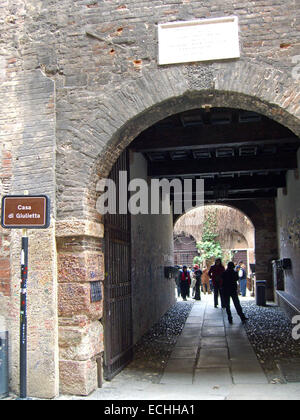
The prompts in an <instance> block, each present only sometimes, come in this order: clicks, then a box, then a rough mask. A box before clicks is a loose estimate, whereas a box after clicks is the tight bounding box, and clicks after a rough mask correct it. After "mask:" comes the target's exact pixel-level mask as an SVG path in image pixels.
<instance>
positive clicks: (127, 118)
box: [81, 61, 300, 220]
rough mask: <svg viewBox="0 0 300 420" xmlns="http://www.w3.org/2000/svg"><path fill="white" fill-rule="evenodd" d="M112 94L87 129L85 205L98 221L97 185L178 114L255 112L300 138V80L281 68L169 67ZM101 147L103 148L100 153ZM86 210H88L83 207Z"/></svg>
mask: <svg viewBox="0 0 300 420" xmlns="http://www.w3.org/2000/svg"><path fill="white" fill-rule="evenodd" d="M124 85H125V86H123V87H122V88H121V89H118V90H117V91H113V92H108V93H107V95H105V98H101V101H100V102H101V104H100V106H99V109H98V110H97V112H96V113H95V114H94V115H93V119H92V120H91V121H89V122H88V124H87V125H86V127H83V128H82V133H81V136H82V141H83V142H85V137H84V136H91V135H92V137H93V138H95V139H96V142H97V143H98V144H97V148H95V147H94V148H93V153H89V154H88V156H87V157H86V159H87V161H86V162H85V163H84V164H85V165H86V166H87V167H88V171H87V177H86V181H87V182H86V185H82V188H81V191H82V190H85V193H84V194H83V195H82V197H85V199H83V202H82V206H83V207H84V208H85V211H84V213H87V212H88V213H89V215H90V217H92V218H93V219H94V220H99V217H98V216H97V214H96V213H95V211H94V207H95V200H96V196H95V185H96V182H97V180H98V179H99V177H106V176H107V175H108V174H109V172H110V170H111V168H112V166H113V164H114V162H115V161H116V160H117V158H118V156H119V155H120V154H121V152H122V151H123V150H124V149H125V148H126V147H127V146H128V145H129V144H130V143H131V141H132V140H134V139H135V138H136V137H137V136H138V134H140V133H141V132H142V131H144V130H145V129H147V128H148V127H150V126H152V125H153V124H155V123H156V122H158V121H160V120H162V119H164V118H166V117H168V116H170V115H173V114H176V113H179V112H183V111H186V110H191V109H195V108H199V107H201V106H202V105H205V104H207V103H209V104H211V105H212V106H213V107H231V108H241V109H245V110H249V111H255V112H258V113H261V114H262V115H264V116H267V117H269V118H271V119H273V120H275V121H276V122H278V123H280V124H282V125H284V126H285V127H287V128H289V129H290V130H291V131H293V132H294V133H295V134H296V135H298V136H300V123H299V117H300V105H299V96H300V94H299V93H297V91H298V90H297V87H298V86H297V81H295V80H294V79H292V77H288V76H287V75H286V74H283V73H282V72H281V71H279V70H277V69H276V68H270V67H268V68H263V67H261V66H258V65H256V64H253V63H250V62H248V61H239V62H234V63H227V62H223V63H218V64H209V65H189V66H185V65H183V66H167V67H164V68H160V69H157V70H151V71H148V72H146V71H145V72H144V73H143V75H142V77H140V78H137V79H136V80H134V81H133V82H131V83H129V84H125V83H124ZM99 146H100V147H101V151H100V153H97V152H98V151H99ZM82 211H83V208H82Z"/></svg>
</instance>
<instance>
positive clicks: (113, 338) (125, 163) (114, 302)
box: [104, 151, 133, 381]
mask: <svg viewBox="0 0 300 420" xmlns="http://www.w3.org/2000/svg"><path fill="white" fill-rule="evenodd" d="M119 171H127V174H128V180H129V159H128V152H127V151H125V152H124V153H123V154H122V155H121V156H120V158H119V159H118V161H117V162H116V163H115V165H114V167H113V169H112V171H111V174H110V179H112V180H113V181H114V182H115V185H116V191H117V197H116V208H117V214H107V215H106V216H105V273H106V277H105V282H104V283H105V284H104V291H105V304H104V328H105V329H104V336H105V337H104V340H105V352H104V377H105V379H106V380H108V381H110V380H111V379H112V378H113V377H114V376H115V375H117V374H118V373H119V372H120V371H121V370H122V369H123V368H124V367H125V366H126V365H127V364H128V363H129V362H130V361H131V360H132V356H133V339H132V296H131V255H130V248H131V235H130V215H129V214H126V215H124V214H118V204H119V197H118V190H119V188H118V186H119Z"/></svg>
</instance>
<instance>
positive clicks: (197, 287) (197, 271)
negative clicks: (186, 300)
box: [193, 264, 202, 300]
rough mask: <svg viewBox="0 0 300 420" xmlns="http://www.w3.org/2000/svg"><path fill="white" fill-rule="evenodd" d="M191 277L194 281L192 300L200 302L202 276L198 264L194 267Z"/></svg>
mask: <svg viewBox="0 0 300 420" xmlns="http://www.w3.org/2000/svg"><path fill="white" fill-rule="evenodd" d="M193 276H194V278H195V280H196V283H195V295H194V299H195V300H201V291H200V287H201V276H202V271H201V270H200V268H199V265H198V264H195V265H194V273H193Z"/></svg>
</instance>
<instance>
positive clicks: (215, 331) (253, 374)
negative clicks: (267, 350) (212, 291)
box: [60, 295, 300, 404]
mask: <svg viewBox="0 0 300 420" xmlns="http://www.w3.org/2000/svg"><path fill="white" fill-rule="evenodd" d="M202 298H203V300H202V301H201V302H195V303H194V305H193V308H192V310H191V313H190V315H189V317H188V319H187V321H186V324H185V326H184V329H183V331H182V334H181V335H180V336H179V338H178V340H177V343H176V346H175V348H174V351H173V353H172V355H171V357H170V359H169V360H168V362H167V365H166V368H165V370H164V374H163V376H162V378H161V380H160V383H149V382H146V381H140V380H137V375H136V372H135V371H134V369H133V368H130V366H129V367H128V369H127V370H126V375H125V374H122V373H121V374H120V375H117V376H116V377H115V378H114V379H113V381H112V382H106V383H105V384H104V386H103V388H101V389H99V390H97V391H95V392H94V393H92V394H91V395H90V396H89V397H85V398H83V397H66V396H61V397H60V399H85V400H86V399H92V400H106V401H107V400H109V401H112V400H114V401H117V400H128V401H129V400H144V401H146V400H157V401H161V400H197V401H201V400H245V399H247V400H261V399H265V400H295V399H296V400H300V383H289V384H270V383H268V381H267V378H266V376H265V374H264V372H263V370H262V368H261V366H260V364H259V362H258V360H257V358H256V355H255V353H254V351H253V349H252V346H251V344H250V342H249V340H248V338H247V335H246V332H245V329H244V326H243V325H242V324H241V322H240V319H239V317H238V316H237V314H236V312H235V310H234V309H233V310H232V314H233V325H229V324H228V321H227V316H226V313H225V311H222V309H215V308H214V306H213V298H212V295H210V296H202ZM116 404H117V403H116Z"/></svg>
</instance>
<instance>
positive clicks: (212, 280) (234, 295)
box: [176, 258, 247, 324]
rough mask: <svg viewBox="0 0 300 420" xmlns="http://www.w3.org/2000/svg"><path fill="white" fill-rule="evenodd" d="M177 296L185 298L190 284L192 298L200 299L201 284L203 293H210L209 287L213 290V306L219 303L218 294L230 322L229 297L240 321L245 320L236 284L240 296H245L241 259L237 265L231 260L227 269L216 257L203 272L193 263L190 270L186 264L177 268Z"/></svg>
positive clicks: (244, 268) (244, 270) (245, 286)
mask: <svg viewBox="0 0 300 420" xmlns="http://www.w3.org/2000/svg"><path fill="white" fill-rule="evenodd" d="M176 285H177V291H178V296H180V294H181V296H182V299H183V300H185V301H186V300H187V297H189V296H190V289H191V286H192V289H193V293H194V299H195V300H201V286H202V288H203V291H204V293H206V292H208V293H210V290H211V288H212V289H213V292H214V304H215V308H218V305H219V296H220V300H221V306H222V308H225V309H226V311H227V316H228V321H229V323H230V324H232V314H231V309H230V299H232V301H233V304H234V306H235V309H236V311H237V313H238V315H239V316H240V318H241V321H242V322H245V321H246V320H247V318H246V316H245V314H244V313H243V310H242V307H241V304H240V300H239V296H238V285H239V287H240V291H241V294H242V296H246V288H247V273H246V267H245V265H244V264H243V261H240V262H239V264H238V265H237V266H235V264H234V263H233V262H232V261H231V262H229V263H228V265H227V269H225V267H224V266H223V264H222V260H221V259H220V258H217V259H216V260H215V264H214V265H212V266H211V267H210V269H209V270H208V269H207V268H206V267H204V268H203V272H202V270H201V269H200V267H199V265H197V264H195V265H194V267H193V269H192V270H189V269H188V267H187V266H185V265H184V266H183V267H182V269H180V270H179V273H178V277H177V279H176Z"/></svg>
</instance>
